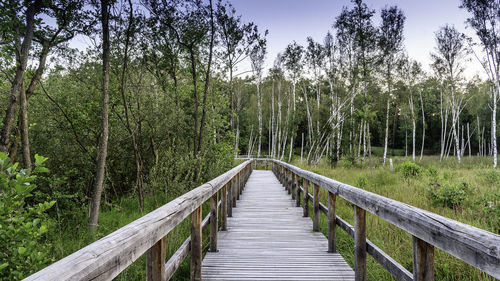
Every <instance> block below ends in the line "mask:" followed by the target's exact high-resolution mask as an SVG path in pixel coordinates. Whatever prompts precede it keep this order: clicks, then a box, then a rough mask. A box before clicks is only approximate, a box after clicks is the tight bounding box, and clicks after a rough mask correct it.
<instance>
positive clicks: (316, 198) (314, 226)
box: [313, 184, 319, 231]
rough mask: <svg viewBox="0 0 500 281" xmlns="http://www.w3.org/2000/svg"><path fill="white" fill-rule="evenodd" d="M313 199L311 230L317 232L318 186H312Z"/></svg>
mask: <svg viewBox="0 0 500 281" xmlns="http://www.w3.org/2000/svg"><path fill="white" fill-rule="evenodd" d="M313 198H314V199H313V230H314V231H319V185H317V184H314V191H313Z"/></svg>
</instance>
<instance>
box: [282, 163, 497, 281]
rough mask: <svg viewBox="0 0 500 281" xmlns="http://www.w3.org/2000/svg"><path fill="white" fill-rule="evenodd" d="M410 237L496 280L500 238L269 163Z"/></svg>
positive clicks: (306, 172) (385, 198)
mask: <svg viewBox="0 0 500 281" xmlns="http://www.w3.org/2000/svg"><path fill="white" fill-rule="evenodd" d="M272 161H273V162H274V163H275V164H276V165H278V166H283V167H285V168H286V169H288V170H289V171H291V172H293V173H295V174H297V175H298V176H300V177H302V178H304V179H308V180H310V181H311V182H312V183H314V184H316V185H319V186H321V187H323V188H325V189H326V190H328V191H329V192H332V193H334V194H336V195H337V196H340V197H342V198H344V199H345V200H347V201H348V202H350V203H352V204H354V205H356V206H359V207H360V208H362V209H364V210H366V211H368V212H370V213H372V214H374V215H376V216H378V217H380V218H382V219H384V220H386V221H388V222H390V223H391V224H393V225H395V226H397V227H399V228H401V229H402V230H404V231H406V232H408V233H410V234H411V235H413V236H415V237H417V238H419V239H421V240H423V241H425V242H427V243H429V244H431V245H433V246H435V247H437V248H439V249H441V250H443V251H445V252H447V253H449V254H451V255H453V256H455V257H456V258H459V259H461V260H463V261H465V262H466V263H468V264H470V265H472V266H474V267H477V268H479V269H480V270H482V271H484V272H486V273H488V274H490V275H491V276H493V277H495V278H500V266H499V265H500V235H497V234H494V233H491V232H488V231H486V230H483V229H479V228H476V227H473V226H470V225H467V224H464V223H461V222H458V221H455V220H452V219H449V218H446V217H443V216H440V215H437V214H434V213H431V212H428V211H425V210H422V209H420V208H417V207H413V206H411V205H408V204H404V203H401V202H399V201H396V200H393V199H389V198H387V197H384V196H380V195H378V194H375V193H372V192H368V191H366V190H362V189H359V188H356V187H354V186H351V185H348V184H344V183H341V182H338V181H336V180H332V179H330V178H327V177H325V176H321V175H318V174H316V173H313V172H309V171H306V170H303V169H300V168H298V167H295V166H293V165H290V164H287V163H285V162H282V161H278V160H272Z"/></svg>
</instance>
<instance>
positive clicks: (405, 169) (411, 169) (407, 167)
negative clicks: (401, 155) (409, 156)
mask: <svg viewBox="0 0 500 281" xmlns="http://www.w3.org/2000/svg"><path fill="white" fill-rule="evenodd" d="M396 171H397V172H399V173H401V174H402V175H403V178H405V179H406V180H408V181H409V180H410V178H415V177H418V176H419V175H420V174H421V173H422V168H421V167H420V166H419V165H418V164H416V163H413V162H411V161H405V162H403V163H402V164H401V165H399V166H397V167H396Z"/></svg>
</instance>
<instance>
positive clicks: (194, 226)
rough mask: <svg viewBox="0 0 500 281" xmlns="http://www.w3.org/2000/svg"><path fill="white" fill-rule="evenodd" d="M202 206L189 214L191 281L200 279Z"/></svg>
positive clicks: (199, 280)
mask: <svg viewBox="0 0 500 281" xmlns="http://www.w3.org/2000/svg"><path fill="white" fill-rule="evenodd" d="M201 220H202V208H201V206H200V207H198V208H197V209H196V210H195V211H194V212H193V213H192V214H191V267H190V277H191V281H201V263H202V258H203V256H202V252H201V246H202V236H201V235H202V230H201Z"/></svg>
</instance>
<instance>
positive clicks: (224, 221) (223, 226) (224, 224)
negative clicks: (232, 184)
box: [220, 183, 227, 231]
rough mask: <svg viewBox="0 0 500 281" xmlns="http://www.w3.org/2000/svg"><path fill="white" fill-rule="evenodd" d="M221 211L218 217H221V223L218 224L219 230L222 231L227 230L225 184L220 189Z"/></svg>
mask: <svg viewBox="0 0 500 281" xmlns="http://www.w3.org/2000/svg"><path fill="white" fill-rule="evenodd" d="M221 197H222V198H221V201H222V204H221V210H220V216H221V222H220V229H221V230H222V231H226V230H227V183H226V184H225V185H224V186H223V187H222V190H221Z"/></svg>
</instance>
